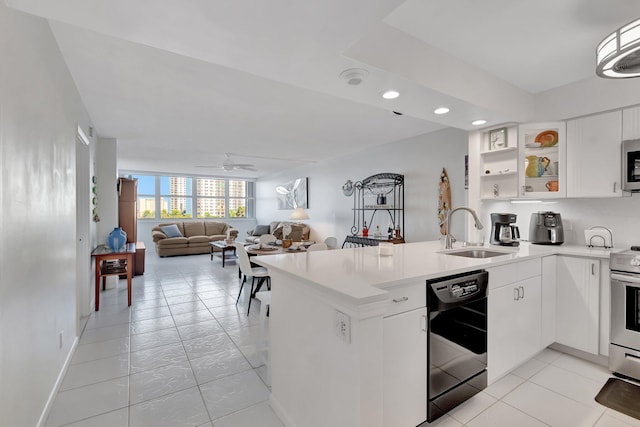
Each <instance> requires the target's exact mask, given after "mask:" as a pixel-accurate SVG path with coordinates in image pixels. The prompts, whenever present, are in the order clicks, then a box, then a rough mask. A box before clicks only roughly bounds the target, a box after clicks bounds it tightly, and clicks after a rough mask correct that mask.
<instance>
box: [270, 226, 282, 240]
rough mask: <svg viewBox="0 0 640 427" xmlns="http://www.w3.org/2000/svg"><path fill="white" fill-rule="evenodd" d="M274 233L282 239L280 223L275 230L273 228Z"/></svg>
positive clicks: (277, 237)
mask: <svg viewBox="0 0 640 427" xmlns="http://www.w3.org/2000/svg"><path fill="white" fill-rule="evenodd" d="M271 234H273V235H274V236H276V239H278V240H282V226H281V225H279V226H278V228H276V229H275V230H273V233H271Z"/></svg>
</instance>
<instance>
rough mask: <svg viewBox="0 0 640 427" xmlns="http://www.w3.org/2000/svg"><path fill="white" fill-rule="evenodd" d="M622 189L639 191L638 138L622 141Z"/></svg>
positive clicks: (639, 155)
mask: <svg viewBox="0 0 640 427" xmlns="http://www.w3.org/2000/svg"><path fill="white" fill-rule="evenodd" d="M622 189H623V190H624V191H631V192H637V191H640V139H632V140H627V141H622Z"/></svg>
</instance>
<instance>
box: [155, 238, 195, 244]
mask: <svg viewBox="0 0 640 427" xmlns="http://www.w3.org/2000/svg"><path fill="white" fill-rule="evenodd" d="M188 242H189V240H188V239H187V238H186V237H168V238H166V239H162V240H158V241H157V242H156V245H158V246H172V245H182V246H187V243H188Z"/></svg>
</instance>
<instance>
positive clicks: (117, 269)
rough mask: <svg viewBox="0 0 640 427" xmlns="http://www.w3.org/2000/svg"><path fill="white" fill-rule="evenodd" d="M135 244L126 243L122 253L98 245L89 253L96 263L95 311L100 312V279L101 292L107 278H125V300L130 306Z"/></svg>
mask: <svg viewBox="0 0 640 427" xmlns="http://www.w3.org/2000/svg"><path fill="white" fill-rule="evenodd" d="M135 254H136V244H135V243H127V246H126V248H125V251H124V252H113V251H112V250H111V249H110V248H109V247H108V246H106V245H100V246H98V247H97V248H95V249H94V250H93V251H92V252H91V256H92V257H94V258H95V262H96V311H99V310H100V279H101V278H102V290H104V289H105V288H106V285H107V276H120V275H125V274H126V276H127V299H128V303H129V304H128V305H129V306H131V277H132V276H133V273H134V271H133V268H134V256H135Z"/></svg>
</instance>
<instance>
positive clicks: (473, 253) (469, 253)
mask: <svg viewBox="0 0 640 427" xmlns="http://www.w3.org/2000/svg"><path fill="white" fill-rule="evenodd" d="M441 253H443V254H445V255H455V256H462V257H466V258H492V257H494V256H501V255H509V254H510V253H512V252H498V251H490V250H487V249H466V250H462V251H455V252H441Z"/></svg>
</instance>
